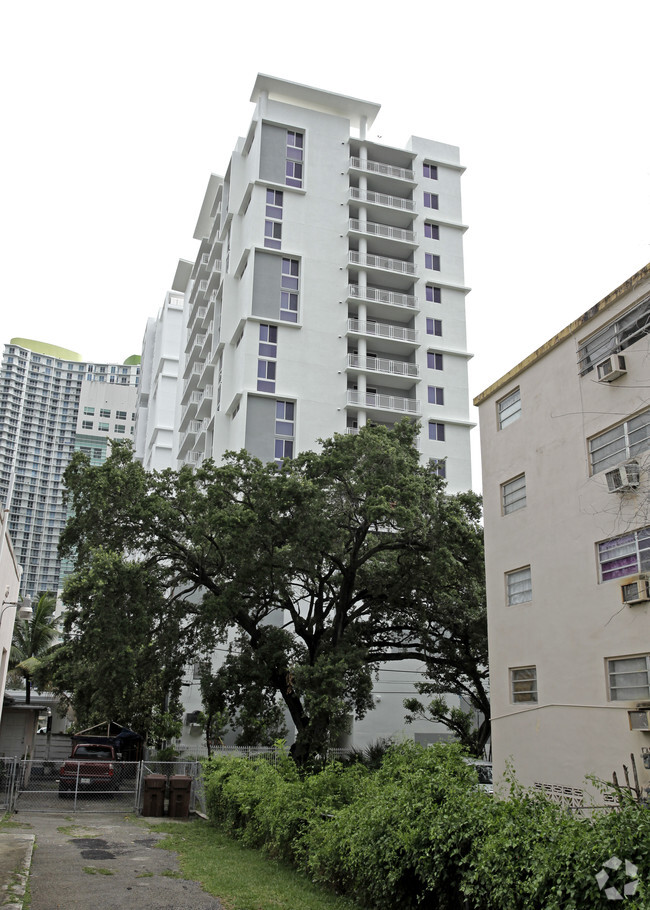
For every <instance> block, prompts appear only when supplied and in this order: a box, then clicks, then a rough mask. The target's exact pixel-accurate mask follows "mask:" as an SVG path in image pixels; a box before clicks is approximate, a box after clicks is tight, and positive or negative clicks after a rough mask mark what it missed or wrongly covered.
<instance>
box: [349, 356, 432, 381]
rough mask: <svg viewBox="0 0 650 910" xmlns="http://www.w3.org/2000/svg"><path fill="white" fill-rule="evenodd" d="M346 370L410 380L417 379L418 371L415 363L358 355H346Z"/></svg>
mask: <svg viewBox="0 0 650 910" xmlns="http://www.w3.org/2000/svg"><path fill="white" fill-rule="evenodd" d="M348 369H351V370H356V371H357V372H359V373H383V374H384V375H386V376H403V377H406V378H408V379H409V385H412V382H411V380H413V379H418V378H419V376H420V369H419V367H418V365H417V364H416V363H407V361H405V360H388V359H387V358H385V357H375V356H373V355H368V356H366V357H363V356H361V355H360V354H348Z"/></svg>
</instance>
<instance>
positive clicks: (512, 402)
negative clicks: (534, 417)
mask: <svg viewBox="0 0 650 910" xmlns="http://www.w3.org/2000/svg"><path fill="white" fill-rule="evenodd" d="M497 413H498V415H499V429H500V430H502V429H503V428H504V427H507V426H508V424H509V423H513V422H514V421H515V420H519V418H520V417H521V393H520V390H519V389H515V390H514V392H511V393H510V394H509V395H506V397H505V398H502V399H501V401H498V402H497Z"/></svg>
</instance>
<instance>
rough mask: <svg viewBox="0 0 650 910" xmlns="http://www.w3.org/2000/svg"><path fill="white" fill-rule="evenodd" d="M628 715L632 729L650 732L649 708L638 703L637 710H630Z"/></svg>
mask: <svg viewBox="0 0 650 910" xmlns="http://www.w3.org/2000/svg"><path fill="white" fill-rule="evenodd" d="M627 716H628V720H629V721H630V730H643V731H644V732H645V733H650V711H648V709H647V708H641V707H640V706H639V705H637V707H636V711H628V712H627Z"/></svg>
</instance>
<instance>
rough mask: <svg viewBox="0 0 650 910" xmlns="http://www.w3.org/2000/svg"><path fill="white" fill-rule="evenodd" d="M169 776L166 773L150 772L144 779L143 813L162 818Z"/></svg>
mask: <svg viewBox="0 0 650 910" xmlns="http://www.w3.org/2000/svg"><path fill="white" fill-rule="evenodd" d="M166 786H167V778H166V777H165V775H164V774H148V775H147V776H146V777H145V779H144V798H143V801H142V814H143V815H149V816H153V817H156V818H160V817H161V816H162V815H164V814H165V788H166Z"/></svg>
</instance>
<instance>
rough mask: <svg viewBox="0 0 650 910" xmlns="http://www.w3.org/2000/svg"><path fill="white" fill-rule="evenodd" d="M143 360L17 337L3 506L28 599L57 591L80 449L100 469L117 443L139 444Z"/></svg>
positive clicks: (1, 461) (1, 389) (4, 418)
mask: <svg viewBox="0 0 650 910" xmlns="http://www.w3.org/2000/svg"><path fill="white" fill-rule="evenodd" d="M139 362H140V358H139V357H131V358H129V359H128V360H127V361H126V362H125V363H123V364H115V363H113V364H110V363H109V364H97V363H88V362H87V361H82V359H81V357H80V356H79V354H76V353H75V352H74V351H69V350H67V349H65V348H60V347H57V346H55V345H51V344H46V343H44V342H38V341H30V340H28V339H24V338H14V339H12V341H11V342H10V343H9V344H7V345H5V349H4V354H3V358H2V373H1V375H0V503H2V504H3V508H8V509H9V532H10V534H11V538H12V541H13V546H14V552H15V554H16V558H17V560H18V562H19V563H20V565H21V566H22V568H23V576H22V583H21V594H23V595H26V594H29V595H30V596H34V595H36V594H38V593H40V592H42V591H52V592H55V593H56V592H57V591H58V589H59V587H60V582H61V563H60V560H59V558H58V553H57V545H58V542H59V535H60V533H61V531H62V529H63V526H64V524H65V520H66V514H67V513H66V510H65V509H64V507H63V503H62V498H61V494H62V474H63V471H64V470H65V468H66V466H67V464H68V462H69V461H70V458H71V456H72V453H73V452H74V451H76V450H80V451H82V452H85V453H86V454H87V455H89V457H90V459H91V461H92V462H93V463H95V464H100V463H101V462H102V461H103V460H104V459H105V458H106V453H107V446H108V444H109V440H110V439H111V438H117V439H119V438H122V437H123V438H126V439H129V438H132V437H133V433H134V426H135V403H136V394H137V384H138V382H139V378H140V366H139Z"/></svg>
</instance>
